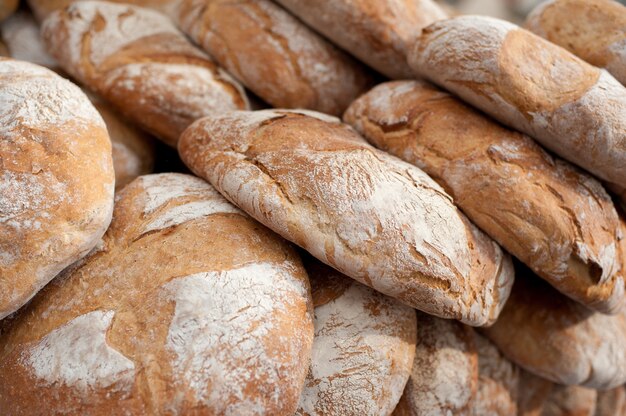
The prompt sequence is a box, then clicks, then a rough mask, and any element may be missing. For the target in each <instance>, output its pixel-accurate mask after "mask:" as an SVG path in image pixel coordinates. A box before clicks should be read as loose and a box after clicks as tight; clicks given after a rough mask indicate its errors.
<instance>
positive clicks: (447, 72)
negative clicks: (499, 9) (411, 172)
mask: <svg viewBox="0 0 626 416" xmlns="http://www.w3.org/2000/svg"><path fill="white" fill-rule="evenodd" d="M409 64H410V65H411V67H412V68H413V70H414V71H415V72H416V74H419V75H422V76H424V77H426V78H428V79H430V80H431V81H433V82H435V83H437V84H439V85H440V86H442V87H444V88H446V89H448V90H449V91H452V92H454V93H455V94H457V95H458V96H460V97H461V98H463V99H464V100H465V101H467V102H469V103H471V104H473V105H474V106H475V107H478V108H480V109H481V110H483V111H485V112H486V113H488V114H490V115H491V116H493V117H494V118H496V119H498V120H500V121H501V122H502V123H504V124H507V125H509V126H512V127H514V128H516V129H517V130H520V131H522V132H524V133H527V134H528V135H530V136H531V137H533V138H535V139H537V140H538V141H539V142H540V143H541V144H543V145H544V146H545V147H547V148H548V149H550V150H552V151H553V152H555V153H557V154H558V155H560V156H562V157H563V158H565V159H567V160H569V161H571V162H574V163H576V164H577V165H579V166H582V167H583V168H585V169H587V170H588V171H590V172H591V173H593V174H595V175H597V176H598V177H600V178H601V179H604V180H606V181H608V182H611V183H614V184H617V185H619V186H621V187H623V188H624V187H626V88H625V87H624V86H622V85H621V84H620V83H619V82H618V81H617V80H616V79H615V78H613V77H612V76H611V75H610V74H608V73H607V72H606V71H602V70H600V69H598V68H596V67H593V66H591V65H590V64H588V63H586V62H584V61H582V60H581V59H579V58H577V57H576V56H574V55H572V54H571V53H569V52H568V51H566V50H565V49H562V48H560V47H558V46H556V45H554V44H552V43H550V42H548V41H546V40H545V39H542V38H540V37H539V36H537V35H534V34H533V33H531V32H528V31H526V30H523V29H521V28H519V27H517V26H515V25H514V24H512V23H508V22H505V21H502V20H498V19H492V18H488V17H478V16H461V17H457V18H454V19H450V20H445V21H441V22H437V23H434V24H432V25H430V26H428V27H427V28H426V29H424V31H423V33H422V36H420V37H419V38H418V39H417V41H416V44H415V47H414V48H413V49H412V51H411V53H410V55H409Z"/></svg>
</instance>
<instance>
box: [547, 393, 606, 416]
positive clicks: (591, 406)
mask: <svg viewBox="0 0 626 416" xmlns="http://www.w3.org/2000/svg"><path fill="white" fill-rule="evenodd" d="M597 395H598V392H597V391H596V390H592V389H587V388H585V387H580V386H555V387H554V389H553V391H552V394H550V397H548V400H547V402H546V404H545V406H544V410H543V413H542V416H594V415H595V414H596V401H597ZM614 416H617V415H614Z"/></svg>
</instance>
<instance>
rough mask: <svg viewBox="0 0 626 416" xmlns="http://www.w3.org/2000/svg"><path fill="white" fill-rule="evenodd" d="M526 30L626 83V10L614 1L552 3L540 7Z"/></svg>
mask: <svg viewBox="0 0 626 416" xmlns="http://www.w3.org/2000/svg"><path fill="white" fill-rule="evenodd" d="M526 28H527V29H528V30H530V31H532V32H534V33H535V34H537V35H539V36H541V37H542V38H545V39H548V40H549V41H550V42H552V43H555V44H557V45H559V46H562V47H563V48H565V49H567V50H569V51H570V52H572V53H573V54H575V55H577V56H579V57H580V58H582V59H584V60H585V61H587V62H589V63H590V64H592V65H595V66H598V67H600V68H606V69H607V70H608V71H609V72H610V73H611V74H612V75H613V76H614V77H615V78H616V79H617V80H618V81H619V82H621V83H622V84H626V7H624V6H623V5H621V4H620V3H618V2H616V1H612V0H550V1H545V2H543V3H541V4H540V5H538V6H537V7H536V8H535V10H533V11H532V13H531V14H530V15H529V16H528V18H527V20H526Z"/></svg>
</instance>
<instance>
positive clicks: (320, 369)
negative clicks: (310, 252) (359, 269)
mask: <svg viewBox="0 0 626 416" xmlns="http://www.w3.org/2000/svg"><path fill="white" fill-rule="evenodd" d="M305 266H306V270H307V272H308V274H309V277H310V279H311V287H312V289H313V305H314V307H315V338H314V340H313V352H312V358H311V366H310V368H309V373H308V375H307V378H306V382H305V385H304V390H303V391H302V395H301V396H300V403H299V405H298V410H297V411H296V415H302V416H304V415H307V416H315V415H320V416H363V415H380V416H388V415H390V414H391V412H392V411H393V409H394V408H395V407H396V404H397V403H398V401H399V400H400V396H402V391H403V389H404V386H405V385H406V382H407V380H408V378H409V374H410V372H411V366H412V365H413V358H414V357H415V337H416V334H415V332H416V329H415V328H416V320H415V310H414V309H411V308H409V307H408V306H405V305H402V304H401V303H399V302H398V301H396V300H395V299H392V298H389V297H387V296H385V295H382V294H380V293H378V292H375V291H373V290H372V289H370V288H368V287H367V286H363V285H361V284H360V283H358V282H356V281H354V280H352V279H350V278H348V277H346V276H343V275H342V274H341V273H339V272H337V271H335V270H333V269H331V268H330V267H328V266H325V265H323V264H321V263H319V262H317V261H316V260H313V259H311V260H309V261H306V262H305Z"/></svg>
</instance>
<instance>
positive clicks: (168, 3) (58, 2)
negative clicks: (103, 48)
mask: <svg viewBox="0 0 626 416" xmlns="http://www.w3.org/2000/svg"><path fill="white" fill-rule="evenodd" d="M79 1H87V0H28V5H29V6H30V8H31V10H32V11H33V13H34V14H35V16H36V17H37V20H39V21H40V22H41V21H43V20H44V19H45V18H46V17H47V16H48V15H49V14H50V13H52V12H54V11H55V10H61V9H64V8H66V7H67V6H69V5H70V4H72V3H76V2H79ZM108 1H110V2H111V3H124V4H132V5H134V6H139V7H149V8H151V9H155V10H158V11H160V12H161V13H164V14H166V15H168V16H175V15H176V11H177V10H178V4H179V3H180V0H108Z"/></svg>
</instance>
